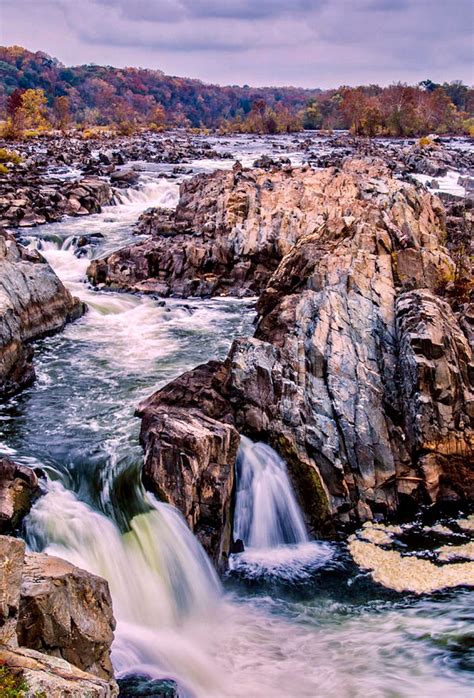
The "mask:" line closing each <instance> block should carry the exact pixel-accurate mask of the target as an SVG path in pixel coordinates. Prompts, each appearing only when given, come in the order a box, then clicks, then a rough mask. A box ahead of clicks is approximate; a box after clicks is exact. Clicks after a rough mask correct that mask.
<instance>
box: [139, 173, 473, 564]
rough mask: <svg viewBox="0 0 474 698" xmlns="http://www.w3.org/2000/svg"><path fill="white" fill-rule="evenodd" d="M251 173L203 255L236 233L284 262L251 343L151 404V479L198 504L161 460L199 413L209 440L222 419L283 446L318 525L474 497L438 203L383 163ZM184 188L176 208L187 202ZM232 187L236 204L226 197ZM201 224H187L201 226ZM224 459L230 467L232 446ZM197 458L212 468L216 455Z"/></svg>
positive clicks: (465, 363) (229, 183)
mask: <svg viewBox="0 0 474 698" xmlns="http://www.w3.org/2000/svg"><path fill="white" fill-rule="evenodd" d="M238 174H239V173H238ZM222 177H223V176H221V178H222ZM225 177H226V179H225V180H224V179H221V184H222V182H224V184H225V186H226V187H227V188H228V189H229V191H230V192H234V194H235V186H240V184H238V185H235V184H234V182H233V180H232V179H230V178H231V177H235V174H233V175H226V176H225ZM216 180H217V177H216ZM216 180H213V181H214V183H215V181H216ZM243 181H244V184H243V185H242V186H243V187H244V189H245V191H246V192H248V191H250V192H252V193H250V194H249V193H247V199H246V201H247V202H248V201H250V202H251V204H249V205H248V206H245V207H243V206H242V208H241V209H238V211H239V212H238V221H239V222H238V224H236V226H235V228H233V229H232V230H231V231H230V232H229V229H228V227H226V225H225V224H222V223H221V222H220V219H219V222H218V221H217V218H215V217H214V218H212V217H211V224H210V225H211V226H212V231H211V230H210V233H209V238H210V242H209V243H208V247H207V249H215V248H216V247H219V249H220V244H221V243H220V241H221V240H222V239H227V238H226V237H225V235H227V237H229V235H230V236H232V235H233V236H234V238H235V237H236V238H238V240H239V248H240V249H241V250H243V249H252V254H253V259H255V258H256V255H257V253H258V251H259V250H261V251H262V252H263V253H264V255H265V256H267V257H269V256H270V253H269V249H270V248H269V246H268V245H270V246H273V247H272V249H273V250H275V249H278V253H277V254H276V255H274V256H273V258H272V259H273V260H276V258H277V257H278V255H280V256H281V257H282V259H281V261H280V263H279V264H278V266H277V267H276V269H275V271H274V272H273V274H272V275H271V277H270V278H269V280H268V283H267V284H266V287H265V289H264V291H263V293H262V294H261V296H260V298H259V301H258V304H257V309H258V313H259V317H258V325H257V330H256V333H255V336H254V338H252V339H250V338H248V339H237V340H236V341H235V342H234V343H233V345H232V348H231V350H230V353H229V356H228V358H227V360H226V361H225V362H223V363H220V364H219V363H217V364H216V363H211V364H208V365H207V366H205V367H199V368H198V369H196V370H195V371H191V372H190V373H188V374H186V376H185V377H181V378H179V379H177V381H174V382H173V383H171V384H170V385H169V386H167V387H166V388H164V389H163V390H162V391H158V393H156V394H155V395H154V396H152V397H151V398H150V399H149V400H148V401H147V402H146V403H144V405H142V407H141V413H142V415H143V417H144V419H143V425H142V441H143V444H144V447H145V469H144V477H145V481H146V482H147V483H148V485H150V482H151V483H155V488H156V489H158V488H161V490H162V491H164V493H165V495H166V496H168V497H170V495H171V497H172V499H173V501H175V502H176V503H177V504H178V506H180V507H181V508H182V509H183V511H185V512H187V511H188V510H189V509H190V508H192V504H191V501H192V500H195V499H196V498H197V499H199V498H200V496H201V495H200V493H199V487H198V488H197V490H195V491H193V493H192V497H191V494H190V492H189V491H188V490H187V489H185V488H183V486H182V467H181V465H180V464H179V463H178V462H177V463H176V466H175V468H174V470H173V469H172V468H171V469H168V472H167V477H166V478H163V468H162V466H160V459H161V457H162V456H161V454H162V449H163V443H164V440H166V448H167V449H168V450H170V449H171V450H174V451H175V452H179V451H180V448H181V444H182V442H183V438H182V429H180V428H178V425H179V424H181V425H183V424H185V423H186V420H187V419H188V418H190V417H191V416H192V420H193V433H194V434H195V436H194V438H195V439H197V437H196V422H199V440H200V441H202V442H206V441H207V438H208V436H207V426H206V420H208V419H212V420H214V421H218V422H220V423H221V424H222V425H225V428H226V429H227V430H229V429H230V428H234V429H237V431H239V432H243V433H246V434H248V435H250V436H252V437H254V438H258V439H261V440H263V441H266V442H268V443H270V444H271V445H272V446H273V447H274V448H276V450H277V451H279V453H280V454H281V455H282V456H283V457H284V458H285V459H286V460H287V462H288V466H289V470H290V473H291V474H292V475H293V479H294V482H295V485H296V487H297V490H298V492H299V495H300V500H301V503H302V505H303V508H304V510H305V512H306V514H307V517H308V520H309V522H310V524H311V525H312V526H313V528H314V530H315V531H318V532H321V533H328V532H330V531H331V529H334V528H335V527H338V526H340V525H341V524H344V523H348V522H357V521H361V520H362V521H363V520H366V519H371V518H372V517H373V516H374V515H377V516H386V515H390V514H394V513H395V512H401V511H402V510H416V507H418V506H419V505H420V504H422V503H430V502H434V501H438V500H440V499H441V500H442V499H444V498H451V499H452V498H455V499H456V498H457V499H464V498H468V497H469V496H472V482H473V477H472V468H473V465H474V450H473V447H474V434H473V429H472V417H473V405H474V398H473V382H472V381H473V375H474V373H473V369H474V367H473V363H472V346H470V345H469V341H468V337H467V335H466V334H465V333H464V331H463V327H464V324H463V321H462V317H468V316H469V312H468V310H467V309H466V307H463V313H462V314H461V313H459V312H456V313H454V312H453V310H452V309H451V307H450V306H449V305H448V304H447V303H446V302H445V301H444V300H443V299H442V298H441V297H440V294H441V293H442V292H443V289H445V288H446V286H447V285H448V284H450V283H451V281H452V280H453V278H455V275H456V266H455V263H454V262H453V260H452V259H451V257H450V256H449V254H448V251H447V250H446V249H445V247H444V246H443V242H444V238H445V220H444V210H443V207H442V204H441V202H440V201H439V199H437V198H436V197H434V196H432V195H430V194H429V193H428V192H426V191H425V190H424V189H422V188H419V187H414V186H412V185H410V184H407V183H404V182H401V181H399V180H397V179H395V178H393V177H392V176H391V175H390V173H389V172H388V171H387V170H386V168H385V167H384V165H383V164H382V163H381V162H378V161H370V162H365V161H348V162H346V163H345V165H344V167H343V169H342V171H337V170H334V169H332V170H325V171H322V172H316V173H315V172H309V171H303V170H299V171H296V170H295V171H293V172H292V173H291V174H288V173H282V172H281V171H278V172H274V173H270V174H264V173H260V172H259V173H249V174H248V175H247V174H246V175H245V176H244V179H243ZM264 183H265V186H264ZM194 186H196V184H195V185H194ZM207 186H208V185H207V184H206V185H204V192H205V191H207V189H206V187H207ZM262 189H263V190H264V191H265V192H266V194H265V195H263V194H262ZM193 191H194V190H193ZM187 192H188V190H187V189H186V190H185V191H184V192H183V195H184V198H185V201H184V202H183V203H182V204H181V207H178V212H179V211H181V212H182V211H183V210H184V211H189V210H190V204H189V202H188V198H187V196H188V195H187ZM204 192H203V194H204ZM268 192H273V193H275V192H276V193H275V198H273V194H271V195H270V194H268ZM223 196H224V198H223V204H222V206H223V208H226V206H229V197H230V194H229V193H228V192H227V193H226V194H225V195H223ZM257 198H258V201H259V207H258V213H257V212H256V205H255V202H256V200H257ZM202 200H203V201H206V199H205V197H204V196H203V199H202ZM215 200H216V201H219V196H218V195H216V196H215ZM193 201H194V199H193ZM203 205H204V204H203ZM216 205H217V204H216ZM206 208H207V210H209V206H207V207H206ZM219 211H220V208H219ZM180 215H181V214H180ZM226 215H227V216H230V215H231V214H230V213H229V212H228V213H227V214H226ZM178 219H179V216H178V214H176V221H178ZM195 221H200V218H199V216H198V215H196V216H195V217H194V218H191V219H190V220H189V219H186V220H185V221H184V224H185V225H186V226H187V227H193V229H194V227H195V226H194V225H193V223H194V222H195ZM223 230H226V234H225V235H224V233H222V232H221V231H223ZM257 233H258V234H257ZM180 234H181V233H180ZM203 239H204V235H203ZM150 244H152V242H150ZM213 245H214V247H213ZM246 245H247V247H246ZM260 245H261V247H260ZM170 246H171V248H172V247H173V241H171V242H170ZM235 249H237V248H235ZM193 273H194V272H193ZM183 274H184V272H183ZM185 276H186V278H188V277H187V273H186V274H185ZM171 277H173V275H171ZM171 277H168V279H169V278H171ZM173 278H174V279H175V278H176V277H175V276H174V277H173ZM172 283H173V284H174V281H173V282H172ZM219 283H221V282H219ZM219 283H217V282H216V284H215V285H214V286H213V287H212V288H213V290H214V292H216V291H217V292H219V288H221V286H219ZM233 283H235V278H234V279H233V280H232V282H231V283H230V284H229V285H228V286H227V287H228V288H231V287H232V284H233ZM173 288H176V287H175V286H173ZM209 288H210V287H208V289H209ZM245 288H247V287H246V286H245V284H244V289H245ZM203 376H204V377H205V380H204V379H203ZM170 396H172V400H171V399H170ZM170 406H172V410H171V409H170ZM166 410H167V415H168V418H167V422H166V429H165V430H164V431H161V422H159V420H160V419H162V414H163V411H166ZM215 429H216V427H215V425H213V430H215ZM161 434H163V437H162V435H161ZM222 454H223V462H224V464H225V466H224V471H226V472H227V471H232V466H233V464H234V463H233V458H232V455H233V450H229V449H227V448H225V447H224V448H223V451H222ZM213 460H214V462H215V463H219V459H218V457H217V456H216V454H214V456H213ZM197 461H198V462H196V461H195V462H194V465H193V472H195V473H196V472H197V473H200V472H201V468H204V470H205V469H206V467H207V465H206V463H207V460H206V459H203V460H199V458H198V459H197ZM224 471H223V472H224ZM195 480H196V481H197V482H198V481H199V477H197V476H195ZM183 498H184V502H185V503H184V504H183ZM188 520H190V522H191V523H192V524H193V521H192V518H191V519H189V517H188ZM214 524H215V531H216V533H217V532H218V531H219V525H218V523H217V522H214ZM221 526H222V523H221ZM223 537H224V538H225V536H223ZM222 540H223V538H222V537H221V542H220V545H221V546H222ZM213 552H215V548H214V550H213Z"/></svg>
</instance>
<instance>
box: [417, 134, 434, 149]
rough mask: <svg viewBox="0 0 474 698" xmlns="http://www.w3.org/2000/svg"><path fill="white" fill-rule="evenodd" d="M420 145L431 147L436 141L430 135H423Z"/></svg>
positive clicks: (421, 146)
mask: <svg viewBox="0 0 474 698" xmlns="http://www.w3.org/2000/svg"><path fill="white" fill-rule="evenodd" d="M418 145H419V146H420V148H429V147H430V146H432V145H434V143H433V141H432V140H431V138H428V136H422V137H421V138H420V140H419V141H418Z"/></svg>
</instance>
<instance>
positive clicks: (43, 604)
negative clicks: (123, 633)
mask: <svg viewBox="0 0 474 698" xmlns="http://www.w3.org/2000/svg"><path fill="white" fill-rule="evenodd" d="M114 628H115V621H114V617H113V613H112V600H111V598H110V592H109V587H108V584H107V582H106V581H105V579H102V578H101V577H96V576H95V575H92V574H90V573H89V572H85V571H84V570H81V569H79V568H77V567H74V565H71V564H70V563H69V562H66V561H65V560H62V559H60V558H57V557H52V556H49V555H45V554H43V553H28V554H27V555H26V557H25V565H24V569H23V577H22V584H21V601H20V613H19V622H18V628H17V632H18V641H19V644H20V645H21V646H23V647H29V648H30V649H34V650H38V651H40V652H45V653H46V654H51V655H53V656H57V657H62V658H63V659H65V660H66V661H68V662H70V663H71V664H74V666H77V667H79V669H82V670H83V671H87V672H88V673H91V674H94V675H95V676H99V677H100V678H105V679H110V678H111V677H112V675H113V671H112V664H111V662H110V646H111V644H112V641H113V637H114V634H113V630H114Z"/></svg>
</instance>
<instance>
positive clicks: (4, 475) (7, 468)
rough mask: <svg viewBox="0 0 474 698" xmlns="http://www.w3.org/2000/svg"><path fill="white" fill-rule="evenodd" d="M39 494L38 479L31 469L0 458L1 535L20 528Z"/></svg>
mask: <svg viewBox="0 0 474 698" xmlns="http://www.w3.org/2000/svg"><path fill="white" fill-rule="evenodd" d="M38 493H39V485H38V478H37V477H36V475H35V473H34V471H33V470H32V469H31V468H27V467H26V466H23V465H17V464H16V463H13V461H11V460H9V459H8V458H0V533H10V532H11V531H13V530H15V529H16V528H18V526H19V524H20V522H21V519H22V518H23V517H24V516H25V515H26V514H27V513H28V511H29V510H30V507H31V500H32V497H34V496H35V495H37V494H38Z"/></svg>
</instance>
